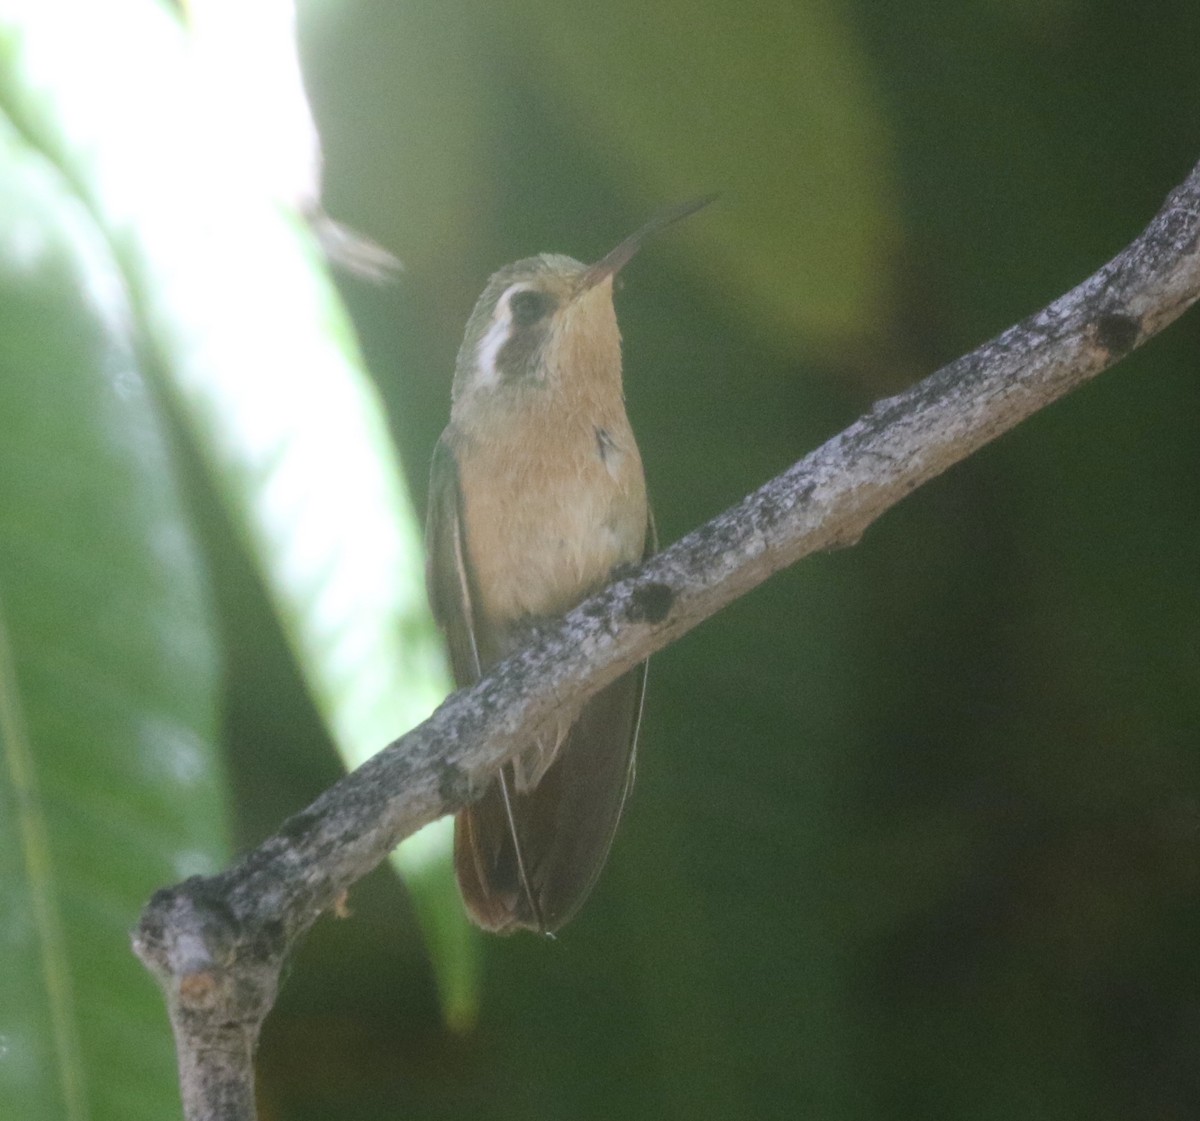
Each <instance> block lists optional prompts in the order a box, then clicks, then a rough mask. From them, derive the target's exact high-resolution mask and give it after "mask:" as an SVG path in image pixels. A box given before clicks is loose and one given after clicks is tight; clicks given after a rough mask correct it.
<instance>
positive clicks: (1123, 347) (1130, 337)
mask: <svg viewBox="0 0 1200 1121" xmlns="http://www.w3.org/2000/svg"><path fill="white" fill-rule="evenodd" d="M1141 331H1142V322H1141V320H1140V319H1138V318H1137V317H1136V316H1133V315H1117V314H1112V315H1102V316H1100V318H1099V319H1097V320H1096V342H1097V343H1099V344H1100V346H1102V347H1104V349H1105V350H1107V351H1108V353H1109V354H1110V355H1111V356H1112V357H1113V358H1121V357H1123V356H1124V355H1126V354H1128V353H1129V352H1130V351H1131V350H1132V349H1133V348H1134V346H1135V345H1137V341H1138V336H1139V335H1140V334H1141Z"/></svg>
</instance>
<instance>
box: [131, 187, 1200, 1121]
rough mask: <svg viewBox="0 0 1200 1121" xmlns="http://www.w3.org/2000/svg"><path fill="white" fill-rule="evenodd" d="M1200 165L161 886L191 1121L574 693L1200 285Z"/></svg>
mask: <svg viewBox="0 0 1200 1121" xmlns="http://www.w3.org/2000/svg"><path fill="white" fill-rule="evenodd" d="M1198 238H1200V164H1198V165H1197V166H1196V167H1195V168H1193V170H1192V172H1191V174H1190V175H1189V177H1188V178H1187V180H1186V181H1185V182H1184V183H1183V184H1181V185H1180V186H1179V187H1178V188H1176V189H1175V190H1174V191H1173V192H1172V193H1171V195H1170V196H1169V197H1168V199H1167V201H1166V203H1165V204H1164V206H1163V208H1162V210H1161V211H1160V212H1159V213H1158V215H1157V216H1156V217H1155V218H1154V220H1153V221H1152V222H1151V223H1150V225H1149V226H1148V227H1147V228H1146V230H1145V231H1144V232H1143V233H1142V234H1141V236H1139V237H1138V238H1137V239H1136V240H1135V241H1134V242H1133V243H1132V244H1131V245H1129V246H1128V248H1126V249H1125V250H1124V251H1123V252H1122V253H1120V254H1119V255H1118V256H1117V257H1115V258H1114V259H1113V260H1112V261H1110V262H1109V263H1108V264H1106V265H1105V266H1104V267H1103V268H1102V269H1100V270H1099V271H1098V272H1096V273H1095V274H1094V275H1093V276H1091V277H1089V278H1088V279H1087V280H1086V281H1084V282H1083V283H1082V284H1081V285H1079V286H1078V287H1077V288H1075V289H1073V290H1072V291H1070V292H1068V293H1067V294H1066V295H1064V296H1062V297H1061V298H1060V299H1058V300H1056V301H1055V302H1054V303H1052V304H1051V305H1050V306H1049V307H1047V308H1046V309H1045V310H1043V311H1041V312H1038V313H1037V314H1036V315H1033V316H1031V317H1030V318H1028V319H1026V320H1024V321H1023V322H1021V323H1019V324H1017V325H1016V326H1014V327H1011V328H1009V329H1008V330H1007V331H1005V332H1004V333H1003V334H1001V335H998V336H997V337H996V338H994V339H992V340H991V341H990V342H988V343H985V344H984V345H983V346H981V347H980V348H979V349H978V350H975V351H973V352H972V353H970V354H968V355H965V356H964V357H962V358H960V359H958V360H957V361H955V362H952V363H950V364H949V365H948V366H945V367H944V368H943V369H941V370H939V371H937V373H935V374H933V375H932V376H930V377H928V378H926V379H925V380H924V381H922V382H920V383H919V384H917V385H915V386H913V387H912V388H911V389H909V390H907V391H906V392H904V393H902V394H900V395H899V396H897V397H892V398H889V399H887V400H884V401H880V402H879V403H878V404H876V405H875V407H874V408H873V409H872V410H871V411H870V412H869V413H868V414H867V415H866V416H864V417H862V418H861V419H860V420H858V421H856V422H855V423H854V424H853V425H851V426H850V427H849V428H848V429H846V430H845V431H844V432H842V433H841V434H840V435H838V436H835V437H834V438H833V439H832V440H830V441H829V442H828V443H826V444H825V445H823V446H822V447H820V448H818V449H817V450H816V451H814V452H812V453H811V454H810V455H808V456H806V457H805V458H804V459H802V460H800V462H798V463H796V464H795V465H794V466H793V467H791V468H790V469H789V470H788V471H786V472H784V473H783V474H782V475H780V476H778V477H777V478H775V479H772V480H771V481H770V482H769V483H767V484H766V485H765V486H763V487H761V488H760V489H759V490H757V491H755V492H754V493H753V494H751V495H750V496H749V497H748V498H746V499H745V500H744V501H742V502H740V503H738V505H736V506H734V507H733V508H732V509H730V510H727V511H726V512H725V513H723V514H721V515H720V516H718V517H716V518H714V519H713V520H712V521H711V522H709V523H708V524H707V525H704V526H701V527H700V528H699V529H697V530H695V531H694V532H692V533H690V534H688V535H687V536H686V537H684V538H683V539H682V540H680V541H678V542H677V543H676V544H674V545H672V546H671V547H670V548H669V549H666V550H665V551H664V552H662V553H660V554H658V555H657V556H655V557H654V558H652V559H651V560H650V561H649V562H648V563H646V564H645V565H643V566H641V567H640V568H639V569H638V570H637V571H635V572H633V573H631V574H630V575H629V576H627V577H626V578H624V579H621V580H619V581H618V582H617V583H615V584H613V585H612V586H611V587H609V588H607V589H606V590H605V591H603V592H601V593H600V594H598V595H596V596H594V597H592V598H591V599H589V600H588V601H587V602H585V603H583V604H582V605H581V606H580V607H578V608H576V609H575V610H574V611H572V612H571V613H570V614H569V615H568V616H567V617H566V618H565V619H563V620H562V621H561V622H559V623H557V624H555V625H553V626H550V627H547V628H546V629H545V630H544V631H542V632H541V633H540V634H539V635H538V636H537V637H536V639H535V641H534V642H533V643H532V644H531V645H530V646H529V647H528V648H526V649H525V650H523V651H521V652H520V653H518V654H516V655H514V656H513V657H511V658H509V659H508V660H507V661H505V662H503V663H502V664H501V665H499V666H497V667H496V669H495V670H494V671H493V672H492V673H490V674H489V675H488V676H487V677H486V678H484V679H483V680H482V681H480V682H479V683H478V684H477V685H475V686H474V687H473V688H471V689H468V690H463V691H461V692H459V693H456V694H455V695H454V696H452V697H451V698H450V699H449V700H447V701H446V703H445V704H443V705H442V706H441V708H439V709H438V710H437V712H436V713H434V714H433V716H432V717H430V719H429V720H427V721H426V722H425V723H424V724H422V725H421V726H420V727H418V728H415V729H413V731H411V732H409V733H408V734H407V735H405V736H402V737H401V738H400V739H398V740H396V741H395V742H394V743H392V744H390V745H389V746H388V747H387V748H385V749H384V750H383V751H382V752H380V754H378V755H377V756H375V758H373V759H371V760H370V761H369V762H367V763H365V764H364V765H363V766H361V767H359V768H358V770H356V771H355V772H354V773H353V774H350V775H347V776H346V777H345V778H344V779H342V780H341V781H340V782H338V783H337V784H336V785H335V786H333V787H331V788H330V789H329V790H327V791H326V792H325V793H324V794H322V795H321V796H320V797H319V798H318V799H317V800H316V801H315V802H314V803H313V804H312V805H311V806H309V807H308V808H307V809H305V810H304V811H302V812H301V813H299V814H297V815H296V816H294V817H292V818H289V819H288V820H287V821H286V822H284V824H283V826H282V827H281V828H280V830H279V832H278V833H276V834H275V835H274V836H273V837H271V838H269V839H268V840H266V841H264V842H263V843H262V844H261V845H260V846H259V847H258V848H256V849H255V850H254V851H253V852H250V853H248V854H247V855H246V856H244V857H243V858H241V859H240V860H239V861H238V862H237V863H236V864H234V865H233V866H232V867H231V868H229V869H228V870H226V871H224V872H222V873H220V874H219V875H216V876H212V877H208V878H199V877H197V878H193V879H190V880H187V881H186V882H184V883H182V884H178V885H176V886H175V887H171V888H166V889H164V890H162V891H159V892H158V893H157V894H155V896H154V897H153V898H152V899H151V900H150V902H149V904H148V905H147V906H146V909H145V911H144V913H143V914H142V917H141V921H140V924H139V926H138V928H137V930H136V931H135V934H134V947H135V949H136V951H137V953H138V955H139V956H140V957H141V959H142V961H143V962H144V963H145V964H146V966H147V967H148V968H149V969H150V970H151V972H152V973H153V974H154V975H155V977H156V978H157V979H158V981H159V983H160V985H161V986H162V988H163V990H164V992H165V994H166V998H167V1004H168V1008H169V1012H170V1017H171V1022H172V1026H173V1028H174V1031H175V1038H176V1044H177V1047H178V1052H179V1065H180V1075H181V1080H182V1092H183V1101H184V1112H185V1116H186V1117H187V1119H188V1121H217V1119H221V1121H249V1119H252V1118H253V1117H254V1116H255V1112H254V1081H253V1079H254V1076H253V1056H254V1050H255V1047H256V1045H257V1041H258V1034H259V1029H260V1027H261V1025H262V1022H263V1019H264V1018H265V1017H266V1015H267V1013H268V1012H269V1011H270V1009H271V1006H272V1004H273V1002H274V998H275V993H276V988H277V984H278V979H279V973H280V968H281V966H282V964H283V961H284V959H285V957H286V955H287V954H288V953H289V951H290V950H291V949H292V948H293V947H294V945H295V944H296V942H297V940H298V939H299V938H300V937H301V936H302V935H303V934H304V933H305V931H307V929H308V928H309V927H310V926H311V925H312V923H313V922H314V921H315V920H316V918H317V917H318V916H319V915H320V914H321V913H322V912H323V911H325V910H326V909H328V908H329V907H330V906H331V905H332V904H334V902H335V901H336V900H337V899H338V898H339V896H340V895H342V893H343V892H345V891H346V890H347V889H348V888H349V887H350V885H351V884H353V883H354V882H355V881H356V880H357V879H359V877H361V876H363V875H365V874H366V873H367V872H369V871H370V870H371V869H372V868H374V867H375V866H376V865H377V864H378V863H379V862H380V861H382V860H383V859H384V858H385V857H386V856H387V854H388V853H389V852H390V851H391V850H392V849H393V848H394V847H395V845H396V844H397V843H398V842H399V841H401V840H403V839H404V838H405V837H407V836H408V835H409V834H410V833H413V832H415V831H416V830H417V829H418V828H420V827H421V826H422V825H424V824H426V823H427V822H429V821H432V820H433V819H434V818H437V817H441V816H442V815H444V814H448V813H452V812H454V811H455V810H457V809H458V808H459V807H461V806H462V805H464V804H465V803H467V802H469V801H470V800H471V799H472V797H474V796H475V795H477V794H479V793H481V792H482V791H483V790H484V788H485V787H486V785H487V783H488V781H489V780H490V778H491V776H492V775H493V774H494V773H495V772H496V770H497V769H498V768H499V767H500V765H501V764H502V763H503V762H504V761H505V760H506V759H507V758H508V757H509V756H510V755H511V754H512V753H513V752H514V751H515V750H516V749H517V748H518V747H519V745H521V744H522V743H526V742H528V740H529V739H530V737H531V736H532V735H534V734H535V733H536V730H537V728H538V726H539V725H540V724H541V723H543V722H544V721H546V720H548V719H549V718H550V717H551V716H552V715H553V713H554V712H555V710H556V709H557V708H558V706H559V703H560V702H561V701H563V700H564V699H565V698H568V697H570V698H573V699H575V700H578V699H579V698H580V697H581V696H586V695H590V694H591V693H593V692H595V691H596V690H598V689H600V688H601V687H602V686H604V685H605V684H607V683H608V682H609V681H612V680H613V679H614V678H616V677H617V676H619V675H620V674H621V673H623V672H624V671H625V670H627V669H628V668H629V667H630V666H632V665H634V664H636V663H637V662H639V661H641V660H642V659H643V658H645V657H647V656H648V655H649V654H652V653H654V651H656V650H660V649H661V648H662V647H664V646H666V645H667V644H668V643H670V642H672V641H673V640H675V639H676V638H678V637H679V636H680V635H682V634H684V633H685V632H687V631H689V630H691V628H692V627H694V626H696V624H697V623H699V622H701V621H702V620H704V619H706V618H708V617H709V616H710V615H712V614H714V613H715V612H717V611H719V610H720V609H721V608H722V607H724V606H726V605H727V604H729V603H730V602H732V601H733V600H735V599H737V598H738V597H739V596H741V595H744V594H745V593H746V592H748V591H749V590H750V589H751V588H753V587H755V586H756V585H758V584H760V583H762V582H763V581H764V580H766V578H767V577H768V576H770V575H771V574H772V573H774V572H777V571H778V570H779V569H781V568H785V567H786V566H788V565H790V564H793V563H795V562H796V561H797V560H799V559H800V558H801V557H803V556H806V555H807V554H809V553H812V552H814V551H817V550H821V549H830V548H833V547H836V546H843V545H850V544H853V543H854V542H856V541H857V540H858V539H859V537H860V536H861V535H862V533H863V531H864V530H865V529H866V528H867V526H869V525H870V524H871V523H872V522H873V521H874V520H875V519H876V518H878V517H879V516H880V514H882V513H883V512H884V511H885V510H887V509H888V508H890V507H891V506H893V505H895V504H896V503H897V502H899V501H900V500H901V499H902V498H903V497H904V496H905V495H907V494H909V493H911V492H912V491H913V490H915V489H916V488H917V487H919V486H920V485H921V484H922V483H925V482H927V481H928V480H929V479H932V478H933V477H934V476H935V475H938V474H940V473H941V472H942V471H945V470H946V468H948V467H949V466H951V465H952V464H954V463H957V462H958V461H959V460H961V459H964V458H966V457H967V456H968V455H970V454H971V453H972V452H974V451H976V450H977V449H978V448H980V447H982V446H983V445H984V444H986V443H988V441H990V440H993V439H995V438H996V437H997V436H999V435H1000V434H1001V433H1003V432H1006V431H1007V430H1008V429H1010V428H1012V427H1013V426H1014V425H1016V424H1017V423H1019V422H1020V421H1022V420H1024V419H1025V418H1026V417H1028V416H1030V415H1031V414H1033V413H1035V412H1037V411H1038V410H1039V409H1042V408H1044V407H1045V406H1046V405H1049V404H1050V403H1051V402H1053V401H1055V400H1057V399H1058V398H1060V397H1062V396H1063V395H1065V394H1066V393H1068V392H1069V391H1070V390H1072V389H1074V388H1075V387H1076V386H1079V385H1081V384H1083V383H1084V382H1086V381H1088V380H1089V379H1090V378H1092V377H1094V376H1095V375H1096V374H1098V373H1099V372H1100V371H1101V370H1104V369H1106V368H1107V367H1108V366H1111V365H1112V364H1113V363H1115V362H1117V361H1118V360H1119V359H1121V358H1122V357H1124V356H1125V355H1126V354H1128V353H1129V351H1131V350H1132V349H1133V348H1134V347H1136V346H1138V345H1140V344H1141V343H1143V342H1144V341H1145V340H1146V339H1148V338H1150V337H1151V336H1152V335H1154V334H1155V333H1156V332H1158V331H1159V330H1161V329H1162V328H1163V327H1165V326H1166V325H1167V324H1168V323H1170V322H1171V321H1172V320H1174V319H1175V318H1176V317H1177V316H1179V315H1180V314H1181V313H1182V312H1183V311H1184V310H1185V309H1186V308H1187V307H1188V306H1190V305H1191V304H1192V303H1193V302H1194V301H1195V300H1196V299H1197V297H1198V296H1200V248H1198Z"/></svg>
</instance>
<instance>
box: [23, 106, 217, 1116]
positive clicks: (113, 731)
mask: <svg viewBox="0 0 1200 1121" xmlns="http://www.w3.org/2000/svg"><path fill="white" fill-rule="evenodd" d="M0 340H2V343H0V417H2V418H3V431H4V438H3V439H2V440H0V960H2V961H3V963H4V965H3V968H2V969H0V1115H3V1116H5V1117H13V1118H17V1117H19V1118H21V1119H22V1121H39V1119H42V1118H45V1119H47V1121H62V1119H63V1118H66V1119H68V1121H79V1119H82V1118H96V1119H103V1118H113V1119H114V1121H115V1119H117V1118H122V1119H136V1118H147V1119H150V1118H161V1117H166V1116H172V1115H174V1114H177V1112H178V1108H179V1106H178V1089H177V1083H176V1074H175V1060H174V1055H173V1050H172V1046H171V1037H170V1031H169V1027H168V1023H167V1019H166V1015H165V1013H164V1009H163V1003H162V998H161V996H160V994H159V993H158V992H157V990H156V989H155V987H154V985H153V983H152V982H151V980H150V979H149V977H148V976H147V975H146V973H145V972H144V971H143V969H142V967H141V965H140V964H139V963H138V962H137V960H136V959H135V958H134V956H133V954H132V953H131V951H130V948H129V934H128V932H129V929H130V927H131V926H132V925H133V923H134V922H135V920H136V918H137V914H138V911H139V909H140V908H141V906H142V904H143V903H144V902H145V900H146V898H147V897H148V896H149V894H150V893H151V892H152V891H153V890H154V889H155V888H156V887H158V886H159V885H161V884H163V883H167V882H173V881H176V880H179V879H181V878H183V877H185V876H187V875H190V874H193V873H197V872H206V871H213V870H215V869H216V867H218V866H219V863H220V861H221V859H222V858H223V857H224V856H225V850H226V845H225V830H224V816H225V807H224V804H223V800H222V788H221V782H220V780H221V777H222V776H221V768H220V765H219V761H218V757H217V750H216V741H215V724H216V713H217V665H216V658H215V651H214V644H213V635H212V633H211V624H210V622H209V618H208V612H207V606H208V605H207V603H206V601H205V597H204V594H203V591H204V589H203V581H202V579H201V573H200V570H199V567H198V565H197V561H196V555H195V549H194V544H193V542H192V540H191V538H190V537H189V535H188V532H187V527H186V523H185V520H184V514H183V510H182V508H181V504H180V498H179V495H178V493H177V490H176V487H175V482H174V478H173V475H172V472H171V469H170V463H169V461H168V458H167V455H166V450H165V446H164V442H163V438H162V433H161V431H160V422H159V417H158V413H157V408H156V404H155V402H154V400H153V399H152V397H151V396H150V394H149V392H148V388H147V385H146V381H145V378H144V374H143V370H142V367H141V363H140V362H139V360H138V357H137V346H136V338H135V328H134V319H133V316H132V315H131V310H130V306H129V303H128V300H127V294H126V290H125V287H124V284H123V280H122V277H121V275H120V271H119V269H118V268H117V266H116V263H115V261H114V259H113V257H112V254H111V252H110V248H109V246H108V245H107V244H106V242H105V240H104V238H103V236H102V234H101V233H100V231H99V230H98V229H97V228H96V226H95V224H94V222H93V220H92V218H91V215H89V214H88V212H87V210H86V208H85V207H84V206H83V204H82V203H81V201H80V200H79V198H78V197H77V196H76V195H75V194H74V192H73V190H72V189H71V187H70V185H69V184H68V183H67V182H66V180H65V179H64V178H63V177H62V175H61V174H60V172H59V170H58V168H56V167H55V166H54V165H53V164H52V163H50V162H49V161H47V160H46V159H45V158H44V156H43V155H42V154H41V153H40V152H38V151H37V150H36V149H35V148H34V147H33V146H31V145H30V144H29V143H28V142H27V141H26V139H25V138H23V137H22V136H20V135H19V134H18V132H17V131H16V129H14V127H13V125H12V123H11V122H10V120H9V119H8V118H7V117H0Z"/></svg>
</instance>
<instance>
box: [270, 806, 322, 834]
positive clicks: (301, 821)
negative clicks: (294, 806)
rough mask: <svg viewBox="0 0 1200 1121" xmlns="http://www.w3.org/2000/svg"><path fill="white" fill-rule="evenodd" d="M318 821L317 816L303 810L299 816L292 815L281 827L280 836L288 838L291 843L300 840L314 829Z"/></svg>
mask: <svg viewBox="0 0 1200 1121" xmlns="http://www.w3.org/2000/svg"><path fill="white" fill-rule="evenodd" d="M315 820H316V814H313V813H310V812H309V811H308V810H301V811H300V813H298V814H292V816H291V817H289V818H288V819H287V821H285V822H284V823H283V824H282V825H281V826H280V827H279V835H280V836H281V837H286V838H287V839H288V840H289V841H295V840H299V838H301V837H303V836H304V835H305V834H306V833H307V832H308V831H309V829H310V828H311V827H312V824H313V822H314V821H315Z"/></svg>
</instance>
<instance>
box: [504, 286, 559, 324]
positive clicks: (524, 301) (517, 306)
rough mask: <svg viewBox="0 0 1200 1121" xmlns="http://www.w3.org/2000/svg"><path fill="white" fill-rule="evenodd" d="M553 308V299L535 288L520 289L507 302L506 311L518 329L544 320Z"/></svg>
mask: <svg viewBox="0 0 1200 1121" xmlns="http://www.w3.org/2000/svg"><path fill="white" fill-rule="evenodd" d="M553 308H554V297H553V296H551V295H550V294H549V293H548V292H540V291H538V289H536V288H521V289H518V290H517V291H516V292H514V293H513V294H512V295H511V296H510V297H509V300H508V311H509V314H510V315H511V316H512V321H513V323H515V324H516V325H517V326H518V327H529V326H531V325H532V324H534V323H536V322H537V321H538V320H539V319H543V318H545V316H547V315H548V314H549V313H550V312H551V311H552V310H553Z"/></svg>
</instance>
